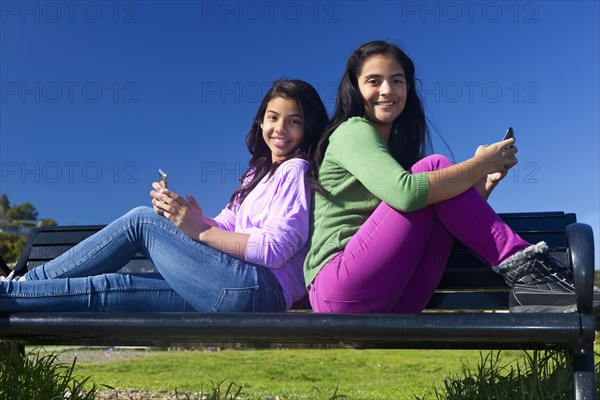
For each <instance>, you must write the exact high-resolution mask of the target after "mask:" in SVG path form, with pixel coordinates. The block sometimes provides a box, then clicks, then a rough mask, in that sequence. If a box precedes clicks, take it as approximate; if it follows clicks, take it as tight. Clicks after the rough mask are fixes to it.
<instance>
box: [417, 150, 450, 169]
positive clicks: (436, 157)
mask: <svg viewBox="0 0 600 400" xmlns="http://www.w3.org/2000/svg"><path fill="white" fill-rule="evenodd" d="M451 165H454V163H453V162H452V161H450V159H448V157H446V156H443V155H441V154H432V155H430V156H427V157H425V158H422V159H421V160H419V161H417V162H416V163H415V165H413V166H412V167H411V169H410V172H412V173H417V172H428V171H437V170H440V169H444V168H447V167H450V166H451Z"/></svg>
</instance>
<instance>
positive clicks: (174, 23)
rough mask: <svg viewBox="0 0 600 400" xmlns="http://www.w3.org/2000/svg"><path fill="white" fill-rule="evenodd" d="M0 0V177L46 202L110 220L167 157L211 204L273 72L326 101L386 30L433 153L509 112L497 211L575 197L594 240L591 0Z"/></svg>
mask: <svg viewBox="0 0 600 400" xmlns="http://www.w3.org/2000/svg"><path fill="white" fill-rule="evenodd" d="M0 11H1V15H0V18H1V20H0V22H1V27H0V81H1V83H2V91H1V99H0V107H1V109H0V166H1V170H0V193H6V194H7V195H8V196H9V199H10V200H11V202H12V203H13V204H19V203H22V202H26V201H28V202H31V203H33V204H34V205H35V206H36V208H37V210H38V211H39V217H40V218H53V219H55V220H57V221H58V222H59V223H60V224H71V223H75V224H106V223H109V222H110V221H112V220H113V219H115V218H117V217H118V216H120V215H122V214H123V213H124V212H126V211H128V210H129V209H131V208H132V207H135V206H137V205H143V204H149V200H150V198H149V196H148V192H149V191H150V183H151V182H152V181H153V180H155V179H156V170H157V169H158V168H162V169H163V170H165V171H167V172H168V174H169V180H170V187H171V188H172V189H173V190H175V191H177V192H180V193H182V194H183V193H186V192H189V193H191V194H192V195H193V196H195V197H196V199H197V200H198V201H199V202H200V204H201V205H202V206H203V209H204V211H205V212H206V214H208V215H215V214H216V213H218V212H219V211H220V209H221V208H222V207H224V205H225V204H226V202H227V200H228V198H229V195H230V194H231V192H232V191H233V190H234V189H235V187H236V186H237V178H238V177H239V175H240V174H241V173H242V172H243V170H244V168H245V165H246V162H247V161H248V154H247V150H246V148H245V143H244V138H245V135H246V133H247V131H248V129H249V127H250V124H251V121H252V118H253V116H254V113H255V111H256V108H257V107H258V104H259V102H260V100H261V98H262V96H263V95H264V94H265V92H266V90H267V88H268V87H269V85H270V83H271V82H273V81H274V80H276V79H278V78H298V79H304V80H306V81H308V82H310V83H312V84H313V85H314V86H315V87H316V88H317V89H318V91H319V93H320V94H321V96H322V98H323V100H324V102H325V104H326V106H327V108H328V110H330V111H331V110H332V108H333V105H334V101H335V93H336V89H337V85H338V82H339V78H340V76H341V74H342V72H343V68H344V66H345V63H346V60H347V58H348V56H349V54H350V53H351V52H352V50H353V49H354V48H356V47H357V46H358V45H360V44H361V43H364V42H367V41H370V40H374V39H385V40H390V41H392V42H394V43H396V44H397V45H399V46H401V47H402V48H403V49H404V50H405V51H406V52H407V53H408V54H409V55H410V56H411V57H412V58H413V60H414V61H415V64H416V68H417V76H418V78H419V79H420V81H421V85H420V86H421V92H422V97H423V99H424V101H425V106H426V110H427V114H428V116H429V118H430V120H431V122H432V127H433V136H434V143H435V150H436V152H439V153H443V154H446V155H450V156H452V157H453V158H454V160H455V161H462V160H464V159H466V158H469V157H471V156H472V155H473V154H474V152H475V149H476V147H477V146H478V145H480V144H486V143H491V142H494V141H497V140H500V138H501V137H502V135H503V134H504V132H505V131H506V128H507V127H508V126H512V127H513V128H514V129H515V134H516V137H517V140H518V146H519V149H520V152H519V159H520V163H519V164H518V166H517V167H515V168H514V169H513V170H512V171H511V172H510V174H509V175H508V177H507V178H506V179H505V180H504V181H503V183H502V184H501V185H500V186H499V187H498V188H497V189H496V191H495V192H494V193H493V194H492V197H491V199H490V202H491V204H492V205H493V206H494V208H495V209H496V210H497V211H498V212H515V211H568V212H575V213H577V214H578V217H579V220H580V221H582V222H586V223H589V224H590V225H592V227H593V228H594V233H595V236H596V243H598V237H600V230H599V227H600V214H599V204H600V195H599V192H600V190H599V186H600V176H599V175H600V172H599V171H600V161H599V152H600V144H599V132H600V123H599V113H598V110H599V109H600V104H599V97H600V95H599V93H600V82H599V77H600V67H599V61H600V55H599V48H600V43H599V41H600V40H599V38H600V32H599V24H600V22H599V21H600V12H599V6H598V2H596V1H579V2H577V1H571V2H561V1H539V2H537V1H524V2H514V1H490V2H485V1H481V2H480V1H476V2H463V1H447V2H437V1H429V2H422V1H379V2H378V1H265V2H260V1H245V2H242V1H231V2H223V1H164V0H163V1H152V0H150V1H110V0H109V1H68V2H63V1H57V2H54V1H49V2H46V1H5V0H2V1H0ZM444 142H445V143H446V144H447V145H445V144H444ZM599 253H600V251H599V250H598V246H597V248H596V258H597V259H598V254H599ZM596 265H597V267H598V266H599V265H600V263H598V262H597V264H596Z"/></svg>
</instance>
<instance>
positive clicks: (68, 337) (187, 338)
mask: <svg viewBox="0 0 600 400" xmlns="http://www.w3.org/2000/svg"><path fill="white" fill-rule="evenodd" d="M501 217H502V218H503V220H504V221H506V222H507V223H508V224H509V225H510V226H511V227H512V228H513V229H514V230H515V231H516V232H517V233H519V235H520V236H521V237H523V238H524V239H525V240H527V241H529V242H531V243H536V242H538V241H540V240H545V241H546V242H547V243H548V246H549V247H550V249H551V253H552V255H553V256H554V257H555V258H556V259H558V260H559V261H560V262H562V263H563V264H564V265H566V266H568V267H569V268H572V270H573V272H574V276H575V284H576V288H577V307H578V312H577V313H562V314H557V313H527V314H516V313H508V312H507V311H508V293H509V292H508V288H507V287H506V285H505V284H504V281H503V280H502V278H500V277H499V276H498V275H497V274H495V273H493V272H492V271H491V270H490V269H489V268H487V267H485V266H483V265H482V264H481V263H480V262H479V261H478V260H477V259H475V258H474V257H473V256H472V255H471V254H470V253H469V252H468V251H466V250H465V248H464V247H462V246H461V245H460V244H456V245H455V246H454V248H453V250H452V254H451V257H450V259H449V261H448V265H447V267H446V271H445V274H444V276H443V278H442V280H441V282H440V285H439V287H438V289H437V291H436V293H435V295H434V296H433V298H432V300H431V301H430V303H429V305H428V307H427V309H426V310H425V311H424V312H423V313H421V314H400V315H391V314H319V313H312V312H309V305H308V302H307V301H306V299H305V300H304V301H301V302H299V303H296V304H295V306H294V308H293V310H292V311H291V312H288V313H152V312H143V313H73V312H56V313H47V312H27V313H13V314H3V315H2V314H0V340H15V341H18V342H20V343H23V344H76V345H101V346H107V345H108V346H117V345H136V346H137V345H143V346H168V345H170V344H177V345H180V344H182V343H192V342H194V343H204V344H208V343H250V344H252V345H255V346H266V345H269V344H277V345H285V344H288V345H297V344H302V345H307V344H310V345H322V344H325V345H332V344H335V345H350V346H353V347H358V348H379V349H404V348H412V349H441V348H444V349H523V350H527V349H540V348H548V347H554V348H557V347H558V348H567V349H569V350H570V351H571V352H572V355H573V368H574V371H575V372H574V376H573V378H574V384H575V398H576V399H578V400H579V399H594V398H595V386H596V383H595V374H594V349H593V344H594V340H595V318H594V316H593V312H592V296H593V281H594V249H593V232H592V229H591V228H590V226H589V225H586V224H582V223H576V217H575V215H574V214H566V213H563V212H543V213H511V214H501ZM101 228H102V226H63V227H44V228H38V229H36V230H34V231H33V232H32V233H31V234H30V236H29V239H28V241H27V243H26V245H25V249H24V251H23V254H22V255H21V258H20V259H19V260H18V262H17V265H16V266H15V269H16V270H17V271H18V272H20V273H24V272H25V271H27V270H29V269H31V268H35V267H36V266H38V265H40V264H41V263H43V262H45V261H47V260H50V259H53V258H54V257H56V256H58V255H59V254H61V253H62V252H64V251H66V250H67V249H69V248H71V247H72V246H74V245H75V244H77V243H78V242H80V241H81V240H83V239H84V238H86V237H88V236H89V235H91V234H93V233H94V232H96V231H98V230H99V229H101ZM152 268H153V266H152V264H151V262H150V261H149V260H147V259H145V258H144V257H143V256H141V255H138V256H136V258H135V259H134V260H132V261H131V262H130V263H129V264H128V265H126V266H125V268H124V270H123V271H124V272H139V271H142V272H143V271H150V270H152ZM560 346H562V347H560Z"/></svg>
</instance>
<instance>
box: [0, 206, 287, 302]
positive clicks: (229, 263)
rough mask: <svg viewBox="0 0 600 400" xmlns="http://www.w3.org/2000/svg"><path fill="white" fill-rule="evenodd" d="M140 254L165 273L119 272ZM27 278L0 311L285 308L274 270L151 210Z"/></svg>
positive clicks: (4, 294)
mask: <svg viewBox="0 0 600 400" xmlns="http://www.w3.org/2000/svg"><path fill="white" fill-rule="evenodd" d="M138 252H139V253H141V254H143V255H145V256H146V257H148V258H149V259H150V260H152V262H153V263H154V265H155V266H156V269H157V270H158V272H159V273H155V274H121V273H117V271H118V270H119V269H120V268H121V267H123V266H124V265H125V264H127V262H128V261H129V260H131V259H132V258H133V257H134V256H135V255H136V254H137V253H138ZM25 277H26V280H25V281H11V282H0V312H19V311H112V312H119V311H120V312H124V311H127V312H136V311H140V312H141V311H156V312H175V311H204V312H239V311H247V312H251V311H262V312H280V311H285V307H286V304H285V299H284V297H283V292H282V289H281V286H280V284H279V282H278V281H277V279H276V278H275V276H274V275H273V273H271V271H270V270H269V269H268V268H266V267H263V266H260V265H256V264H252V263H248V262H246V261H244V260H240V259H238V258H235V257H232V256H230V255H228V254H225V253H222V252H220V251H218V250H215V249H213V248H211V247H209V246H207V245H205V244H203V243H200V242H196V241H194V240H192V239H191V238H190V237H188V236H187V235H186V234H184V233H183V232H182V231H180V230H179V228H177V227H176V226H175V225H174V224H173V223H172V222H171V221H169V220H168V219H166V218H165V217H163V216H160V215H158V214H156V213H155V212H154V210H153V209H152V208H149V207H138V208H135V209H133V210H132V211H130V212H129V213H127V214H125V215H124V216H122V217H121V218H119V219H117V220H116V221H114V222H113V223H112V224H110V225H108V226H107V227H105V228H104V229H102V230H101V231H100V232H98V233H96V234H95V235H93V236H91V237H89V238H88V239H86V240H84V241H82V242H81V243H80V244H78V245H77V246H75V247H73V248H72V249H70V250H69V251H67V252H66V253H64V254H62V255H61V256H59V257H57V258H56V259H54V260H52V261H50V262H48V263H46V264H44V265H41V266H40V267H38V268H35V269H33V270H31V271H29V272H28V273H27V274H26V275H25Z"/></svg>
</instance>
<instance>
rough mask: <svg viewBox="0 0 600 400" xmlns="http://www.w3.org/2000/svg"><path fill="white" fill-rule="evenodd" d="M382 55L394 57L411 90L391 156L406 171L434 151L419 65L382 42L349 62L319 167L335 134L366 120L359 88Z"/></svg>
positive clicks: (393, 134)
mask: <svg viewBox="0 0 600 400" xmlns="http://www.w3.org/2000/svg"><path fill="white" fill-rule="evenodd" d="M380 55H386V56H391V57H393V58H394V59H395V60H396V61H397V62H398V64H400V66H402V69H404V74H405V75H406V83H407V90H408V92H407V94H406V105H405V106H404V110H403V111H402V113H401V114H400V116H399V117H398V118H396V120H395V121H394V123H393V124H392V129H391V135H390V141H389V144H388V146H389V149H390V153H391V154H392V156H393V157H394V159H395V160H396V161H398V163H399V164H400V165H402V167H403V168H404V169H406V170H408V169H410V167H412V166H413V165H414V163H416V162H417V161H419V160H420V159H422V158H423V157H424V156H425V154H426V153H427V151H428V150H429V149H430V148H431V139H430V138H429V133H428V132H429V129H428V127H427V120H426V118H425V112H424V110H423V105H422V102H421V99H420V97H419V94H418V93H417V90H416V85H415V65H414V63H413V62H412V60H411V59H410V57H408V56H407V55H406V53H404V52H403V51H402V50H401V49H400V48H398V47H397V46H395V45H393V44H391V43H388V42H384V41H380V40H378V41H373V42H369V43H366V44H363V45H362V46H360V47H359V48H357V49H356V50H355V51H354V52H353V53H352V55H351V56H350V58H349V59H348V64H347V66H346V70H345V71H344V75H343V76H342V81H341V82H340V86H339V88H338V93H337V100H336V103H335V111H334V113H333V117H332V119H331V123H330V124H329V126H328V128H327V130H326V131H325V134H324V135H323V137H322V138H321V141H320V142H319V144H318V146H317V152H316V154H315V159H316V163H317V164H318V165H321V163H322V162H323V157H325V151H326V150H327V146H328V145H329V137H330V136H331V134H332V133H333V131H335V130H336V129H337V128H338V127H339V126H340V125H341V124H342V123H343V122H344V121H346V120H348V119H349V118H351V117H364V116H365V102H364V100H363V97H362V95H361V93H360V90H359V88H358V76H359V75H360V73H361V71H362V67H363V65H364V64H365V62H366V61H367V60H368V59H370V58H371V57H374V56H380ZM358 150H359V149H357V151H358Z"/></svg>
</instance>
